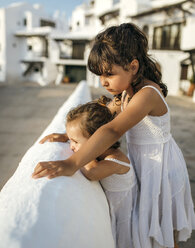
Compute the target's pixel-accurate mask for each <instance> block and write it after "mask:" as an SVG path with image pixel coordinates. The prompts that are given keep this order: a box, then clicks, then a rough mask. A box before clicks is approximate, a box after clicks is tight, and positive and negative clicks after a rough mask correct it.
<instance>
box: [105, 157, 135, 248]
mask: <svg viewBox="0 0 195 248" xmlns="http://www.w3.org/2000/svg"><path fill="white" fill-rule="evenodd" d="M105 160H109V161H113V162H116V163H118V164H122V165H125V166H128V167H130V170H129V171H128V172H127V173H126V174H122V175H118V174H113V175H111V176H109V177H106V178H104V179H102V180H101V181H100V183H101V185H102V187H103V189H104V192H105V194H106V197H107V200H108V204H109V208H110V217H111V225H112V232H113V237H114V240H115V244H116V247H117V248H134V246H133V243H132V214H133V209H134V208H135V206H136V204H135V203H136V199H137V179H136V176H135V173H134V169H133V167H132V165H131V164H129V163H125V162H122V161H119V160H117V159H113V158H107V159H105Z"/></svg>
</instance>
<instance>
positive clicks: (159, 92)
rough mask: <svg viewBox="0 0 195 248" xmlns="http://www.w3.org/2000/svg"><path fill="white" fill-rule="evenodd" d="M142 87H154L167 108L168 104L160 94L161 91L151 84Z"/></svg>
mask: <svg viewBox="0 0 195 248" xmlns="http://www.w3.org/2000/svg"><path fill="white" fill-rule="evenodd" d="M144 88H152V89H154V90H155V91H156V92H157V93H158V94H159V96H160V97H161V99H162V100H163V102H164V104H165V105H166V107H167V110H169V106H168V104H167V102H166V101H165V99H164V97H163V96H162V94H161V92H160V91H159V90H158V89H157V88H156V87H154V86H152V85H146V86H144V87H142V89H144Z"/></svg>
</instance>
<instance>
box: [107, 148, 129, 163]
mask: <svg viewBox="0 0 195 248" xmlns="http://www.w3.org/2000/svg"><path fill="white" fill-rule="evenodd" d="M104 160H112V161H114V160H117V161H121V162H124V163H127V164H130V161H129V159H128V157H127V156H126V155H125V154H124V153H123V152H122V151H121V150H120V149H114V148H110V149H108V150H107V153H106V155H105V157H104Z"/></svg>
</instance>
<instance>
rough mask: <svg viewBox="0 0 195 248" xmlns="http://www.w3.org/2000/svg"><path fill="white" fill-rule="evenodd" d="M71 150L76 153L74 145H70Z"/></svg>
mask: <svg viewBox="0 0 195 248" xmlns="http://www.w3.org/2000/svg"><path fill="white" fill-rule="evenodd" d="M70 149H71V150H72V151H73V152H74V151H75V147H74V145H73V144H71V143H70Z"/></svg>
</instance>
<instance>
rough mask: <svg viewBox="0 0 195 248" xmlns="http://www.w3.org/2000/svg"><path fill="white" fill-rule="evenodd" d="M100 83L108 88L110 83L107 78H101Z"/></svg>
mask: <svg viewBox="0 0 195 248" xmlns="http://www.w3.org/2000/svg"><path fill="white" fill-rule="evenodd" d="M100 81H101V84H102V86H103V87H108V85H109V83H108V81H107V79H106V78H105V77H103V76H101V77H100Z"/></svg>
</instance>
